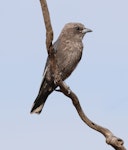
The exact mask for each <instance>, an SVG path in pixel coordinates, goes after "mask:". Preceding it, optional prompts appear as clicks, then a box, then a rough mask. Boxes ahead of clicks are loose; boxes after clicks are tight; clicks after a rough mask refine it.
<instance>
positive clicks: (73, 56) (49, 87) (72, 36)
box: [31, 23, 92, 114]
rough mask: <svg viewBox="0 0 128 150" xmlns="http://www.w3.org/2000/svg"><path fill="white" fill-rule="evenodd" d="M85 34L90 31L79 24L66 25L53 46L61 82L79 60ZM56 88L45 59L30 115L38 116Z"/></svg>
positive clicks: (48, 64)
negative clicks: (41, 78) (41, 77)
mask: <svg viewBox="0 0 128 150" xmlns="http://www.w3.org/2000/svg"><path fill="white" fill-rule="evenodd" d="M87 32H92V30H90V29H88V28H86V27H85V26H84V25H83V24H81V23H67V24H66V25H65V26H64V28H63V30H62V32H61V34H60V36H59V37H58V39H57V41H56V42H55V43H54V44H53V47H54V50H55V52H56V63H57V66H58V70H59V73H60V76H61V79H62V80H63V81H64V80H65V79H66V78H68V77H69V76H70V74H71V73H72V72H73V70H74V69H75V68H76V66H77V64H78V63H79V61H80V59H81V56H82V51H83V43H82V39H83V37H84V35H85V34H86V33H87ZM56 88H57V86H56V85H55V82H54V81H53V78H52V77H51V71H50V63H49V59H47V62H46V66H45V69H44V74H43V80H42V83H41V86H40V90H39V93H38V96H37V98H36V99H35V101H34V104H33V106H32V109H31V113H37V114H40V113H41V111H42V108H43V106H44V104H45V101H46V99H47V97H48V96H49V95H50V94H51V93H52V92H53V91H54V90H55V89H56Z"/></svg>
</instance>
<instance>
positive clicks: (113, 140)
mask: <svg viewBox="0 0 128 150" xmlns="http://www.w3.org/2000/svg"><path fill="white" fill-rule="evenodd" d="M40 3H41V7H42V12H43V16H44V22H45V27H46V47H47V52H48V55H49V59H50V62H51V69H52V73H53V75H54V80H55V81H56V82H57V85H58V86H59V87H60V90H59V91H60V92H62V93H63V94H64V95H66V96H67V97H69V98H70V99H71V100H72V103H73V105H74V107H75V108H76V110H77V112H78V114H79V116H80V118H81V119H82V120H83V121H84V122H85V123H86V124H87V125H88V126H89V127H90V128H92V129H94V130H96V131H98V132H100V133H101V134H103V135H104V136H105V138H106V143H107V144H109V145H111V146H112V147H113V148H114V149H115V150H126V148H125V147H124V146H123V144H124V142H123V140H122V139H120V138H118V137H116V136H114V135H113V133H112V132H111V131H110V130H108V129H107V128H104V127H102V126H99V125H97V124H96V123H94V122H92V121H91V120H90V119H89V118H88V117H87V116H86V115H85V113H84V112H83V110H82V107H81V105H80V103H79V100H78V98H77V96H76V95H75V93H73V92H72V91H71V90H69V87H68V86H67V85H66V84H65V83H64V82H63V81H62V80H61V78H60V76H59V73H58V72H59V71H58V68H57V65H56V61H55V54H54V48H53V45H52V41H53V30H52V25H51V21H50V15H49V11H48V7H47V2H46V0H40Z"/></svg>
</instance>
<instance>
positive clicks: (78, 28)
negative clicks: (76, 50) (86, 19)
mask: <svg viewBox="0 0 128 150" xmlns="http://www.w3.org/2000/svg"><path fill="white" fill-rule="evenodd" d="M88 32H92V30H91V29H88V28H86V27H85V26H84V25H83V24H81V23H67V24H66V25H65V26H64V28H63V30H62V32H61V35H63V36H65V37H66V38H69V39H76V40H82V39H83V37H84V35H85V34H86V33H88Z"/></svg>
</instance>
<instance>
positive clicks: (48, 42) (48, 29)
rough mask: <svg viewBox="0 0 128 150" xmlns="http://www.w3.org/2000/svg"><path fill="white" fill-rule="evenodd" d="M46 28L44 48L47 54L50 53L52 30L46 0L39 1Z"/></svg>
mask: <svg viewBox="0 0 128 150" xmlns="http://www.w3.org/2000/svg"><path fill="white" fill-rule="evenodd" d="M40 3H41V8H42V13H43V16H44V22H45V28H46V46H47V51H48V54H51V53H52V41H53V30H52V25H51V20H50V15H49V11H48V7H47V2H46V0H40Z"/></svg>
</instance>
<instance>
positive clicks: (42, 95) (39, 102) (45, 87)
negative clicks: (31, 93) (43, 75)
mask: <svg viewBox="0 0 128 150" xmlns="http://www.w3.org/2000/svg"><path fill="white" fill-rule="evenodd" d="M53 90H54V88H53V86H52V85H49V84H48V83H47V82H46V81H43V83H42V84H41V87H40V91H39V94H38V96H37V98H36V99H35V101H34V103H33V106H32V109H31V112H30V113H36V114H40V113H41V111H42V109H43V106H44V104H45V102H46V99H47V97H48V96H49V95H50V94H51V93H52V92H53Z"/></svg>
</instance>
